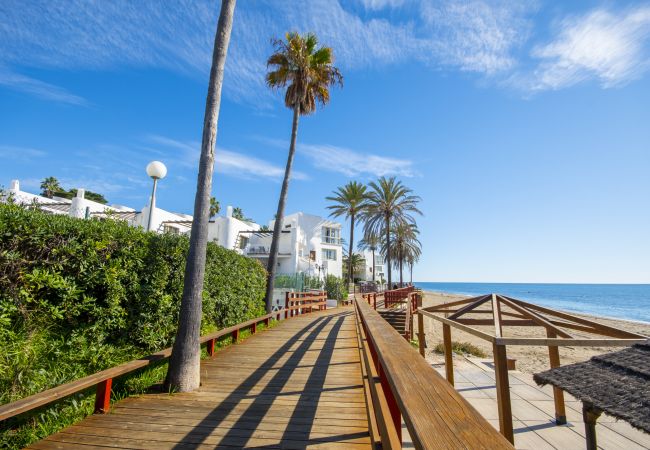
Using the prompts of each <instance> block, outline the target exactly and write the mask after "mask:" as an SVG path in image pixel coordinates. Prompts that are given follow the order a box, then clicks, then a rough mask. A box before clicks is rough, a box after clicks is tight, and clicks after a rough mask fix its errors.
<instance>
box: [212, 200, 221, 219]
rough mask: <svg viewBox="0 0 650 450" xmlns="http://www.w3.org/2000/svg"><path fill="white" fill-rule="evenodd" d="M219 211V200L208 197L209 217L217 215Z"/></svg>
mask: <svg viewBox="0 0 650 450" xmlns="http://www.w3.org/2000/svg"><path fill="white" fill-rule="evenodd" d="M219 211H221V204H220V203H219V200H217V199H216V198H214V197H210V217H214V216H216V215H217V214H219Z"/></svg>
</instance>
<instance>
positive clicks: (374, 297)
mask: <svg viewBox="0 0 650 450" xmlns="http://www.w3.org/2000/svg"><path fill="white" fill-rule="evenodd" d="M372 298H373V302H374V306H375V310H376V309H377V294H372Z"/></svg>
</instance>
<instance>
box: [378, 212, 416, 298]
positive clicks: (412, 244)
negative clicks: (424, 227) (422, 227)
mask: <svg viewBox="0 0 650 450" xmlns="http://www.w3.org/2000/svg"><path fill="white" fill-rule="evenodd" d="M418 234H420V231H419V230H418V227H417V225H415V224H414V223H398V224H397V225H395V226H394V227H393V228H392V229H391V241H390V248H388V246H387V245H386V243H384V247H383V249H382V250H383V251H384V252H385V253H388V252H390V253H391V254H392V255H393V256H394V257H395V259H394V260H393V267H395V268H396V269H399V284H400V286H402V285H403V284H404V271H403V269H404V264H405V263H408V261H409V259H415V258H419V257H420V254H421V253H422V250H421V247H422V245H421V244H420V241H419V240H418Z"/></svg>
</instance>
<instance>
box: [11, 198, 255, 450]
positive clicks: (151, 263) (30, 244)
mask: <svg viewBox="0 0 650 450" xmlns="http://www.w3.org/2000/svg"><path fill="white" fill-rule="evenodd" d="M188 247H189V242H188V238H187V237H186V236H178V235H172V234H154V233H145V232H143V231H142V230H140V229H137V228H133V227H129V226H128V225H127V224H126V223H124V222H118V221H113V220H105V221H99V220H79V219H73V218H70V217H67V216H62V215H48V214H45V213H42V212H40V211H36V210H31V209H25V208H22V207H20V206H17V205H11V204H0V348H1V349H2V351H0V404H4V403H8V402H11V401H15V400H17V399H20V398H23V397H26V396H28V395H31V394H34V393H37V392H41V391H43V390H45V389H48V388H51V387H54V386H56V385H59V384H62V383H65V382H68V381H71V380H74V379H77V378H80V377H83V376H86V375H89V374H91V373H94V372H97V371H99V370H102V369H106V368H108V367H112V366H115V365H117V364H120V363H122V362H125V361H129V360H131V359H135V358H138V357H141V356H143V355H146V354H148V353H151V352H153V351H157V350H161V349H163V348H166V347H169V346H170V345H171V344H172V342H173V338H174V335H175V332H176V327H177V320H178V312H179V306H180V300H181V297H182V292H183V273H184V269H185V256H186V254H187V249H188ZM265 283H266V272H265V271H264V269H263V267H262V266H261V265H260V264H259V263H258V262H257V261H255V260H253V259H249V258H245V257H243V256H240V255H238V254H237V253H235V252H234V251H232V250H227V249H224V248H222V247H218V246H217V245H215V244H209V245H208V250H207V261H206V274H205V285H204V293H203V298H204V302H203V321H202V329H203V331H204V332H207V331H211V330H214V329H218V328H223V327H227V326H230V325H234V324H236V323H238V322H241V321H244V320H247V319H250V318H253V317H256V316H259V315H262V314H263V313H264V302H263V297H264V291H265ZM151 370H152V371H153V372H152V373H156V374H157V375H152V376H150V377H149V378H147V377H145V378H144V380H145V381H142V382H140V383H139V384H138V382H136V381H125V383H127V384H128V383H130V384H128V385H125V388H124V389H125V391H124V392H133V391H137V390H138V389H143V386H145V385H147V386H148V385H150V384H151V383H150V382H151V380H152V379H153V378H156V379H159V378H160V377H161V375H160V373H164V370H161V369H159V368H154V369H151ZM156 370H158V371H159V372H160V373H158V372H156ZM128 380H132V379H131V378H129V379H128ZM147 383H149V384H147ZM116 392H119V389H118V390H116ZM124 395H126V394H124ZM90 397H91V398H90V400H88V399H87V398H86V397H81V396H75V397H72V398H71V399H70V400H69V401H67V402H63V403H62V404H60V405H57V406H53V407H51V408H47V409H44V410H43V411H42V412H39V413H38V414H40V415H39V416H38V420H33V422H29V420H30V419H29V418H27V419H26V420H28V423H27V424H23V426H22V427H20V428H17V429H12V428H10V429H8V430H7V429H3V430H0V447H3V446H4V445H8V446H10V447H21V446H24V445H26V444H28V443H29V442H31V441H33V440H34V439H37V438H40V437H44V436H46V435H47V434H49V433H50V432H52V431H53V430H54V429H55V428H56V427H60V426H62V425H65V424H67V423H69V422H70V421H71V420H73V419H74V417H77V418H78V417H81V416H83V415H84V414H85V413H86V412H87V411H88V408H90V407H91V406H92V405H91V403H92V397H93V396H92V393H91V395H90ZM88 405H91V406H88ZM30 423H31V425H30ZM14 425H15V424H14ZM3 426H5V427H6V425H5V424H3ZM12 426H13V425H12ZM14 428H15V427H14ZM16 430H17V431H16Z"/></svg>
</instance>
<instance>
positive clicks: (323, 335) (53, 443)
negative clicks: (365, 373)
mask: <svg viewBox="0 0 650 450" xmlns="http://www.w3.org/2000/svg"><path fill="white" fill-rule="evenodd" d="M201 370H202V379H203V384H202V386H201V389H200V390H199V391H198V392H194V393H188V394H174V395H171V396H170V395H164V394H152V395H145V396H142V397H139V398H132V399H127V400H125V401H122V402H120V403H118V404H117V405H116V407H115V409H114V411H113V413H111V414H108V415H105V416H92V417H89V418H87V419H85V420H84V421H82V422H81V423H79V424H77V425H75V426H73V427H70V428H68V429H66V430H64V431H63V432H61V433H58V434H56V435H53V436H51V437H50V438H48V439H46V440H44V441H41V442H40V443H37V444H35V445H34V448H72V447H74V448H87V449H90V448H93V447H94V446H106V445H108V446H112V447H116V446H117V447H124V448H156V449H161V448H169V449H204V448H220V447H230V448H234V447H236V448H242V447H257V448H306V447H309V448H318V447H327V448H346V449H348V448H351V449H354V448H370V441H369V436H368V424H367V416H366V414H367V413H366V409H365V403H364V398H363V385H362V378H361V371H360V367H359V354H358V348H357V337H356V330H355V326H354V313H353V312H352V310H351V309H344V310H333V311H332V310H330V311H324V312H318V313H313V314H308V315H305V316H300V317H297V318H294V319H292V320H287V321H283V322H282V323H280V324H279V325H278V326H277V327H275V328H273V329H271V330H268V331H264V332H262V333H260V334H258V335H255V336H253V337H251V338H249V339H247V340H245V341H243V342H241V343H239V344H237V345H235V346H231V347H228V348H227V349H224V350H222V351H220V352H218V353H216V355H215V357H214V358H213V359H211V360H204V361H203V363H202V369H201ZM59 444H65V445H59ZM72 444H74V445H72ZM95 448H97V447H95Z"/></svg>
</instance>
